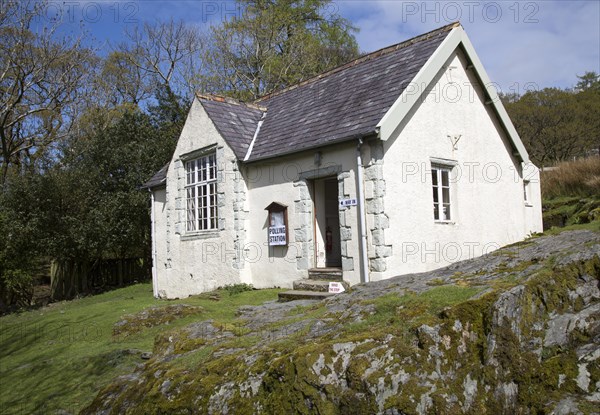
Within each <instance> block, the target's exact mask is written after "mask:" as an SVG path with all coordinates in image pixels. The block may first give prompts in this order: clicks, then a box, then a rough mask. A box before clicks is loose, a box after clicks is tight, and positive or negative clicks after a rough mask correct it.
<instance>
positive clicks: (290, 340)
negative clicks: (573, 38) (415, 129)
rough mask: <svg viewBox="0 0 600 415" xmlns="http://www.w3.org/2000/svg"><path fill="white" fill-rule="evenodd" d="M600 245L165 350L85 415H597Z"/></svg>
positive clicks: (482, 261)
mask: <svg viewBox="0 0 600 415" xmlns="http://www.w3.org/2000/svg"><path fill="white" fill-rule="evenodd" d="M599 282H600V235H598V234H597V233H594V232H590V231H572V232H563V233H561V234H559V235H557V236H551V237H549V236H543V237H538V238H532V239H530V240H528V241H526V242H524V243H521V244H517V245H513V246H511V247H507V248H504V249H502V250H500V251H497V252H494V253H492V254H489V255H487V256H485V257H482V258H477V259H473V260H469V261H465V262H462V263H458V264H455V265H452V266H450V267H447V268H444V269H441V270H437V271H434V272H430V273H424V274H414V275H405V276H400V277H396V278H393V279H390V280H386V281H380V282H374V283H370V284H365V285H360V286H357V287H354V288H353V289H352V291H351V292H350V293H347V294H342V295H338V296H336V297H333V298H330V299H328V300H325V301H322V302H312V301H301V302H292V303H268V304H265V305H263V306H259V307H244V308H242V309H240V310H239V320H238V322H237V323H236V324H227V325H220V324H217V323H216V322H211V321H204V322H199V323H194V324H192V325H190V326H188V327H187V328H185V329H184V330H180V331H172V332H167V333H164V334H163V335H161V336H159V337H158V338H157V339H156V342H155V347H154V351H153V355H152V358H151V359H150V360H148V361H147V363H145V364H144V365H141V366H140V367H139V368H138V369H137V370H136V371H135V372H134V373H132V374H131V375H128V376H125V377H121V378H118V379H116V380H115V381H114V382H113V383H112V384H111V385H110V386H108V387H107V388H106V389H104V390H103V391H101V392H100V393H99V394H98V396H97V397H96V398H95V400H94V401H93V402H92V403H91V404H90V405H89V407H88V408H86V409H85V410H84V411H83V413H85V414H113V413H114V414H120V413H128V414H129V413H131V414H137V413H139V414H149V413H169V414H188V413H190V414H193V413H198V414H206V413H208V414H292V413H300V414H375V413H376V414H390V415H391V414H460V413H487V414H556V415H559V414H561V415H562V414H595V413H598V412H599V410H598V408H600V289H599Z"/></svg>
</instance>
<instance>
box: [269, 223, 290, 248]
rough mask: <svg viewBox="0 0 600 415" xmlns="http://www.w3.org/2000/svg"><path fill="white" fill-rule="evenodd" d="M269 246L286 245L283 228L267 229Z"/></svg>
mask: <svg viewBox="0 0 600 415" xmlns="http://www.w3.org/2000/svg"><path fill="white" fill-rule="evenodd" d="M269 245H270V246H277V245H287V240H286V237H285V226H270V227H269Z"/></svg>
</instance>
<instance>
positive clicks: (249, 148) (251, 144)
mask: <svg viewBox="0 0 600 415" xmlns="http://www.w3.org/2000/svg"><path fill="white" fill-rule="evenodd" d="M266 117H267V113H266V112H263V115H262V117H261V118H260V121H259V122H258V125H257V126H256V131H255V132H254V137H252V141H251V142H250V146H249V147H248V151H247V152H246V156H245V157H244V161H248V159H249V158H250V155H251V154H252V149H254V143H255V142H256V137H258V133H259V132H260V127H262V125H263V123H264V122H265V118H266Z"/></svg>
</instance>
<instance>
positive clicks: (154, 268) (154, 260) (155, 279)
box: [148, 189, 158, 298]
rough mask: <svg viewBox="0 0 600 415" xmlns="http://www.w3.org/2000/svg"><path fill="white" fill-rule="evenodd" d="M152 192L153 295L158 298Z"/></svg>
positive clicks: (151, 194)
mask: <svg viewBox="0 0 600 415" xmlns="http://www.w3.org/2000/svg"><path fill="white" fill-rule="evenodd" d="M148 190H150V200H151V202H150V203H151V207H150V232H151V235H152V294H153V295H154V298H158V280H157V278H156V233H155V232H156V226H155V224H154V220H155V216H154V192H153V191H152V189H148Z"/></svg>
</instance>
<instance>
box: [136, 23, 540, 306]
mask: <svg viewBox="0 0 600 415" xmlns="http://www.w3.org/2000/svg"><path fill="white" fill-rule="evenodd" d="M490 85H491V82H490V80H489V78H488V76H487V75H486V72H485V70H484V69H483V66H482V64H481V62H480V61H479V58H478V57H477V55H476V53H475V51H474V49H473V46H472V44H471V42H470V41H469V39H468V38H467V35H466V34H465V31H464V30H463V28H462V27H461V26H460V24H452V25H449V26H445V27H443V28H440V29H438V30H435V31H433V32H430V33H426V34H424V35H422V36H419V37H416V38H413V39H410V40H408V41H406V42H403V43H400V44H398V45H394V46H390V47H388V48H385V49H382V50H379V51H377V52H374V53H371V54H368V55H366V56H363V57H361V58H359V59H357V60H355V61H352V62H350V63H348V64H346V65H344V66H342V67H339V68H336V69H333V70H331V71H329V72H327V73H324V74H322V75H320V76H318V77H316V78H313V79H310V80H307V81H305V82H303V83H301V84H298V85H295V86H293V87H290V88H287V89H285V90H283V91H279V92H276V93H274V94H271V95H269V96H265V97H263V98H261V99H259V100H257V101H256V102H253V103H242V102H237V101H233V100H230V99H225V98H221V97H215V96H201V95H198V96H197V97H196V99H195V100H194V102H193V104H192V107H191V110H190V113H189V115H188V118H187V121H186V123H185V126H184V128H183V131H182V133H181V137H180V138H179V142H178V144H177V149H176V150H175V153H174V154H173V158H172V160H171V161H170V163H169V164H168V165H167V166H165V167H164V168H163V169H162V170H161V171H160V172H158V173H157V174H156V175H155V176H154V177H153V178H152V179H151V180H150V181H149V182H148V183H147V187H148V188H149V189H150V191H151V194H152V216H153V220H152V224H153V228H152V241H153V255H154V268H153V271H154V274H153V284H154V294H155V295H156V296H158V297H166V298H176V297H186V296H188V295H192V294H197V293H200V292H204V291H208V290H213V289H215V288H216V287H219V286H224V285H227V284H236V283H249V284H253V285H254V286H255V287H257V288H264V287H274V286H279V287H292V284H293V282H294V281H295V280H299V279H303V278H306V277H307V274H308V272H309V270H311V269H314V268H328V269H330V268H334V269H338V270H339V272H340V273H341V274H342V275H343V279H344V280H345V281H347V282H348V283H350V284H357V283H360V282H366V281H375V280H381V279H385V278H390V277H392V276H396V275H401V274H405V273H413V272H421V271H428V270H432V269H435V268H439V267H442V266H445V265H447V264H449V263H452V262H455V261H459V260H462V259H468V258H472V257H475V256H479V255H482V254H485V253H487V252H490V251H492V250H494V249H497V248H499V247H501V246H504V245H507V244H510V243H513V242H516V241H520V240H522V239H524V238H525V237H526V236H527V235H528V234H531V233H533V232H540V231H541V230H542V220H541V200H540V187H539V174H538V169H537V168H536V167H535V166H534V165H533V164H531V162H530V161H529V156H528V154H527V151H526V150H525V148H524V147H523V144H522V142H521V140H520V139H519V136H518V134H517V132H516V131H515V129H514V127H513V125H512V123H511V121H510V119H509V118H508V115H507V113H506V111H505V109H504V107H503V106H502V104H501V102H500V100H499V98H498V96H497V94H496V92H495V90H494V88H492V87H489V86H490Z"/></svg>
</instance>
